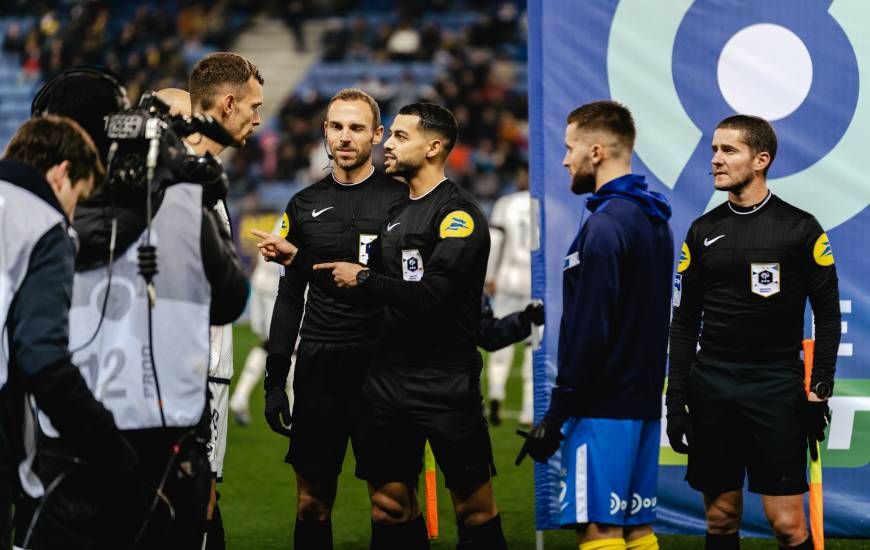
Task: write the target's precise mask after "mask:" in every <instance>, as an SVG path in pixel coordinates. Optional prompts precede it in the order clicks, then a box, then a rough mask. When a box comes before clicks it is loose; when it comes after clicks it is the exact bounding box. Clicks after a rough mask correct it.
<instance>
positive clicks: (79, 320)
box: [40, 184, 211, 436]
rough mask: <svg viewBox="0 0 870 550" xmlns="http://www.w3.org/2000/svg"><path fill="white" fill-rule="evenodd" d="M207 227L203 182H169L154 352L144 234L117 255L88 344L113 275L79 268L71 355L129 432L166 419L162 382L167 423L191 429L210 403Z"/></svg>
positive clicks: (156, 229) (160, 239)
mask: <svg viewBox="0 0 870 550" xmlns="http://www.w3.org/2000/svg"><path fill="white" fill-rule="evenodd" d="M201 230H202V187H200V186H199V185H193V184H178V185H174V186H172V187H170V188H169V189H168V190H167V191H166V194H165V197H164V199H163V203H162V204H161V206H160V209H159V210H158V211H157V215H156V216H155V217H154V220H153V222H152V228H151V243H152V244H153V245H154V246H156V247H157V269H158V274H157V275H156V276H155V277H154V286H155V289H156V293H157V301H156V306H155V307H154V308H153V309H152V310H151V315H152V327H153V334H152V342H153V345H154V349H150V346H149V342H148V308H149V305H148V299H147V291H146V286H145V281H144V279H143V278H142V276H140V275H139V274H138V272H137V271H138V261H137V248H138V246H139V244H141V243H142V242H143V239H144V237H145V234H144V232H143V234H142V236H141V237H140V240H139V242H137V243H135V244H133V245H132V246H130V247H129V248H128V249H127V250H126V251H125V252H124V254H123V255H122V256H120V257H117V258H116V259H115V265H114V268H113V270H112V281H111V290H110V292H109V301H108V305H107V307H106V313H105V318H104V319H103V325H102V327H101V328H100V332H99V333H98V334H97V336H96V338H95V339H94V341H93V342H91V343H90V344H88V345H87V346H86V347H84V348H83V349H81V350H78V348H79V347H81V346H83V345H84V344H85V343H86V342H87V341H88V340H89V339H90V338H91V336H92V335H93V333H94V330H95V329H96V327H97V325H98V323H99V321H100V312H101V309H102V305H103V300H104V296H105V293H106V288H107V286H108V283H109V281H108V278H107V275H108V273H107V270H106V268H105V267H102V268H99V269H94V270H91V271H85V272H81V273H76V276H75V282H74V285H73V297H72V309H71V310H70V349H73V350H78V351H76V352H75V354H74V355H73V361H74V362H75V364H76V365H78V367H79V369H81V372H82V376H83V377H84V379H85V381H86V382H87V383H88V387H89V388H90V389H91V391H92V392H93V393H94V396H95V397H96V398H97V399H98V400H99V401H100V402H101V403H103V405H104V406H105V407H106V408H107V409H109V410H110V411H112V414H113V415H114V416H115V423H116V424H117V425H118V427H119V428H120V429H122V430H132V429H140V428H155V427H160V426H161V422H160V412H159V408H158V401H157V387H156V386H157V384H158V383H159V385H160V392H161V396H162V399H163V412H164V415H165V418H166V425H167V426H171V427H187V426H193V425H195V424H196V423H197V422H199V420H200V418H201V417H202V414H203V411H204V410H205V397H206V381H207V375H208V361H209V306H210V304H211V287H210V285H209V283H208V280H207V279H206V277H205V271H204V268H203V264H202V250H201V245H200V233H201ZM152 355H153V360H154V364H155V366H156V371H157V378H156V379H155V377H154V370H152V366H151V357H152ZM47 420H48V419H47V418H46V417H45V416H44V415H42V414H40V424H41V426H42V429H43V431H44V432H45V433H46V434H47V435H50V436H56V433H57V432H56V431H55V430H54V429H53V427H51V426H50V424H49V423H48V422H47Z"/></svg>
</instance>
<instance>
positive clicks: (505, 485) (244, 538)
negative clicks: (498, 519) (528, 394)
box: [219, 326, 870, 550]
mask: <svg viewBox="0 0 870 550" xmlns="http://www.w3.org/2000/svg"><path fill="white" fill-rule="evenodd" d="M234 334H235V345H234V351H235V365H236V374H237V375H238V373H239V372H240V371H241V367H242V365H243V364H244V360H245V357H246V356H247V353H248V350H250V348H251V347H252V346H253V345H254V344H255V342H256V340H255V337H254V336H253V334H252V333H251V332H250V330H249V329H248V328H247V327H246V326H238V327H236V329H235V331H234ZM234 382H235V380H234ZM520 386H521V380H520V373H519V369H518V368H514V369H512V370H511V376H510V378H509V380H508V398H507V403H506V408H507V409H510V410H519V408H520V405H519V400H520V391H521V389H520ZM484 388H485V383H484ZM262 411H263V392H262V391H260V390H259V388H258V389H256V390H255V391H254V393H253V395H252V398H251V413H252V417H253V422H252V423H251V425H250V426H248V427H246V428H240V427H239V426H236V425H234V424H233V423H232V421H230V429H229V441H228V447H227V455H226V461H225V467H224V478H225V481H224V483H223V484H221V485H220V486H219V490H220V492H221V500H220V506H221V512H222V514H223V518H224V528H225V529H226V533H227V547H228V548H230V549H231V550H237V549H239V550H242V549H245V550H247V549H257V550H271V549H288V548H292V546H293V525H294V519H293V518H294V514H295V508H296V500H295V499H296V491H295V483H294V475H293V469H292V468H291V467H290V466H289V465H287V464H285V463H284V454H285V453H286V452H287V439H285V438H283V437H281V436H279V435H277V434H274V433H272V431H271V430H269V427H268V426H267V425H266V422H265V420H264V419H263V414H262ZM515 429H516V420H510V419H508V420H506V421H505V422H503V423H502V425H501V426H498V427H493V428H491V431H490V434H491V436H492V444H493V452H494V454H495V463H496V468H497V469H498V476H497V477H496V478H495V496H496V502H497V504H498V508H499V511H500V513H501V515H502V522H503V525H504V531H505V536H506V538H507V541H508V545H509V547H510V548H511V550H521V549H523V550H525V549H534V547H535V543H534V533H535V520H534V485H533V481H532V461H531V460H526V461H524V463H523V464H522V466H520V467H516V466H514V464H513V461H514V458H515V457H516V453H517V451H518V450H519V443H520V439H519V438H518V437H517V436H516V435H515V434H514V430H515ZM353 470H354V462H353V455H352V453H351V452H350V451H349V450H348V453H347V457H346V459H345V463H344V468H343V471H342V474H341V478H340V480H339V489H338V499H337V502H336V506H335V509H334V511H333V518H332V524H333V533H334V538H335V548H336V549H337V550H357V549H366V548H368V543H369V534H370V527H369V502H368V494H367V491H366V486H365V483H364V482H362V481H360V480H358V479H356V478H355V477H354V475H353ZM699 498H700V497H699ZM438 510H439V515H440V517H439V520H440V521H439V525H440V533H439V538H438V539H437V540H434V541H432V548H433V549H436V550H446V549H448V548H449V549H452V548H455V546H456V540H457V537H456V526H455V524H454V522H453V517H452V516H453V512H452V507H451V504H450V497H449V493H448V492H447V490H446V488H445V487H444V484H443V478H442V477H441V476H440V472H439V486H438ZM659 540H660V545H661V547H662V548H665V549H671V548H674V549H696V548H697V549H700V548H703V547H704V541H703V538H702V537H689V536H661V537H660V539H659ZM574 541H575V538H574V534H573V533H572V532H563V531H548V532H546V533H545V547H546V548H547V549H554V548H577V545H576V543H575V542H574ZM742 547H743V548H748V549H762V548H764V549H774V548H776V544H775V543H774V542H773V541H772V540H769V539H744V540H743V543H742ZM827 548H828V549H829V550H858V549H866V550H870V541H858V540H836V541H834V540H831V541H827Z"/></svg>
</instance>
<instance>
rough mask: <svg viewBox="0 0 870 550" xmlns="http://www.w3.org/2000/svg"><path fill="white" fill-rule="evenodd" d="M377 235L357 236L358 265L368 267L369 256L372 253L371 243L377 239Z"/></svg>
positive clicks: (361, 234)
mask: <svg viewBox="0 0 870 550" xmlns="http://www.w3.org/2000/svg"><path fill="white" fill-rule="evenodd" d="M377 238H378V236H377V235H370V234H368V233H360V235H359V263H361V264H363V265H369V254H370V253H371V251H372V243H373V242H375V239H377Z"/></svg>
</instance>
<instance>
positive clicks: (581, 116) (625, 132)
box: [567, 100, 637, 148]
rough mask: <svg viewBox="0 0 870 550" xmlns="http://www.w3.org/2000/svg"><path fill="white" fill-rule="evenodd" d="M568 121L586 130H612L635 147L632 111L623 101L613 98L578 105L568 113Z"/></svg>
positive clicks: (611, 131) (624, 141)
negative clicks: (613, 99)
mask: <svg viewBox="0 0 870 550" xmlns="http://www.w3.org/2000/svg"><path fill="white" fill-rule="evenodd" d="M567 123H568V124H569V125H570V124H576V125H577V127H578V128H583V129H584V130H605V131H607V132H610V133H611V134H614V135H615V136H616V137H618V138H619V140H620V141H622V142H623V143H624V144H625V145H626V146H628V147H629V148H632V147H634V138H635V136H637V130H635V128H634V118H633V117H632V116H631V111H629V110H628V107H626V106H625V105H623V104H622V103H618V102H616V101H611V100H601V101H593V102H591V103H587V104H586V105H581V106H580V107H577V108H576V109H574V110H573V111H571V114H569V115H568V119H567Z"/></svg>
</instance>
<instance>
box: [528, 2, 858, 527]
mask: <svg viewBox="0 0 870 550" xmlns="http://www.w3.org/2000/svg"><path fill="white" fill-rule="evenodd" d="M528 9H529V110H530V133H531V147H532V150H531V178H532V180H531V192H532V196H533V197H534V198H536V199H538V200H539V206H540V210H539V216H540V247H539V248H538V249H537V250H535V251H533V293H534V294H535V296H536V297H540V298H542V299H543V300H544V301H545V303H546V305H547V324H546V328H545V331H544V337H543V341H542V346H541V347H540V348H539V349H538V350H537V351H536V352H535V360H534V364H535V414H536V418H540V416H541V415H543V413H544V412H545V411H546V409H547V405H548V403H549V394H550V388H551V387H552V383H553V380H554V378H555V372H556V348H557V341H558V327H559V319H560V316H561V305H562V269H561V266H562V260H563V258H564V256H565V253H566V251H567V249H568V246H569V244H570V243H571V240H572V239H573V238H574V236H575V235H576V232H577V230H578V229H579V227H578V225H579V223H580V219H581V211H582V209H583V201H582V197H576V196H574V195H572V194H571V193H570V191H569V177H568V175H567V172H566V170H565V169H564V168H563V167H562V164H561V161H562V157H563V155H564V151H565V149H564V130H565V117H566V116H567V114H568V113H569V112H570V111H571V110H572V109H574V108H575V107H577V106H579V105H582V104H584V103H587V102H589V101H592V100H596V99H606V98H612V99H615V100H617V101H620V102H622V103H624V104H626V105H627V106H628V107H629V108H630V109H631V110H632V112H633V114H634V117H635V122H636V123H637V127H638V137H637V144H636V149H635V157H634V159H633V169H634V171H635V172H637V173H640V174H644V175H646V176H647V181H648V182H649V183H650V186H651V188H652V189H653V190H655V191H659V192H662V193H664V194H665V195H666V196H667V197H668V199H669V200H670V201H671V204H672V205H673V207H674V218H673V220H672V227H673V229H674V239H675V241H676V246H677V247H679V246H680V243H681V241H682V240H683V238H684V237H685V234H686V231H687V229H688V227H689V225H690V223H691V222H692V220H694V219H695V218H697V217H698V216H699V215H701V214H702V213H703V212H705V211H706V210H708V209H709V208H711V207H712V206H715V205H717V204H719V203H721V201H722V200H724V197H723V196H721V195H720V194H718V193H716V192H714V191H713V186H712V180H711V176H709V175H708V172H709V170H710V156H711V154H710V141H711V137H712V132H713V130H714V128H715V126H716V124H717V122H718V121H719V120H721V119H722V118H724V117H726V116H728V115H730V114H733V113H734V112H738V111H739V112H749V113H752V114H758V115H761V116H765V117H766V118H769V119H771V120H772V122H773V125H774V127H775V128H776V131H777V134H778V137H779V153H778V154H777V157H776V161H775V163H774V164H773V167H772V168H771V171H770V174H769V184H770V187H771V189H772V190H773V192H774V193H776V194H777V195H779V196H780V197H782V198H783V199H784V200H786V201H787V202H790V203H792V204H794V205H796V206H798V207H799V208H802V209H804V210H807V211H809V212H811V213H812V214H814V215H815V216H816V217H817V218H818V219H819V221H820V222H821V224H822V225H823V226H824V228H825V230H826V231H827V234H828V236H829V237H830V239H831V243H832V245H833V250H834V255H835V257H836V265H837V270H838V273H839V277H840V298H841V309H842V311H843V339H842V344H841V347H840V352H839V358H838V361H837V384H836V389H835V395H834V398H832V400H831V407H832V410H833V418H832V424H831V430H830V434H829V437H828V439H827V440H826V441H825V442H824V443H823V444H822V445H823V450H822V461H823V465H824V492H825V512H826V514H825V527H826V534H827V535H828V536H854V537H868V536H870V513H868V510H870V465H868V464H870V346H868V345H866V342H870V288H868V285H867V284H866V281H867V278H868V277H870V260H868V252H870V246H868V239H870V209H868V208H867V205H868V204H870V176H868V172H867V170H865V169H864V165H865V162H866V158H867V157H868V155H870V154H868V153H867V152H866V151H865V149H866V148H867V147H868V144H870V86H868V85H867V84H868V82H870V26H868V25H867V22H868V21H870V2H865V1H862V0H836V1H833V2H826V1H821V0H766V1H765V2H734V1H726V0H718V1H715V0H697V1H694V2H693V1H691V0H663V1H660V2H659V1H657V2H650V1H648V0H623V1H618V0H596V1H594V2H589V1H584V0H560V1H558V2H555V1H551V2H547V1H544V0H529V6H528ZM862 84H864V85H863V86H862ZM677 252H678V251H677ZM677 256H679V254H677ZM807 309H808V310H809V308H807ZM811 333H812V321H811V314H810V312H809V311H808V313H807V324H806V334H808V335H809V334H811ZM662 433H664V429H663V430H662ZM558 459H559V457H558V455H557V456H556V457H554V459H553V460H552V461H551V463H550V464H549V465H546V466H541V465H536V471H535V487H536V489H535V490H536V502H537V525H538V528H539V529H553V528H557V527H558V509H559V506H558V498H559V490H560V488H559V465H558ZM660 464H661V466H660V478H659V497H658V517H659V525H658V528H659V529H660V530H661V531H663V532H679V533H698V534H700V533H703V532H704V521H703V507H702V500H701V496H700V494H698V493H695V492H694V491H692V490H691V489H689V487H688V485H686V483H685V482H684V481H683V476H684V475H685V459H684V457H682V456H680V455H677V454H675V453H673V452H672V451H671V450H670V449H669V448H668V446H667V442H666V439H665V438H663V441H662V452H661V458H660ZM745 502H746V511H745V514H744V522H743V534H745V535H767V534H768V533H769V531H768V527H767V523H766V521H765V520H764V516H763V514H762V511H761V506H760V502H759V499H758V497H757V496H747V498H746V499H745Z"/></svg>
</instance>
